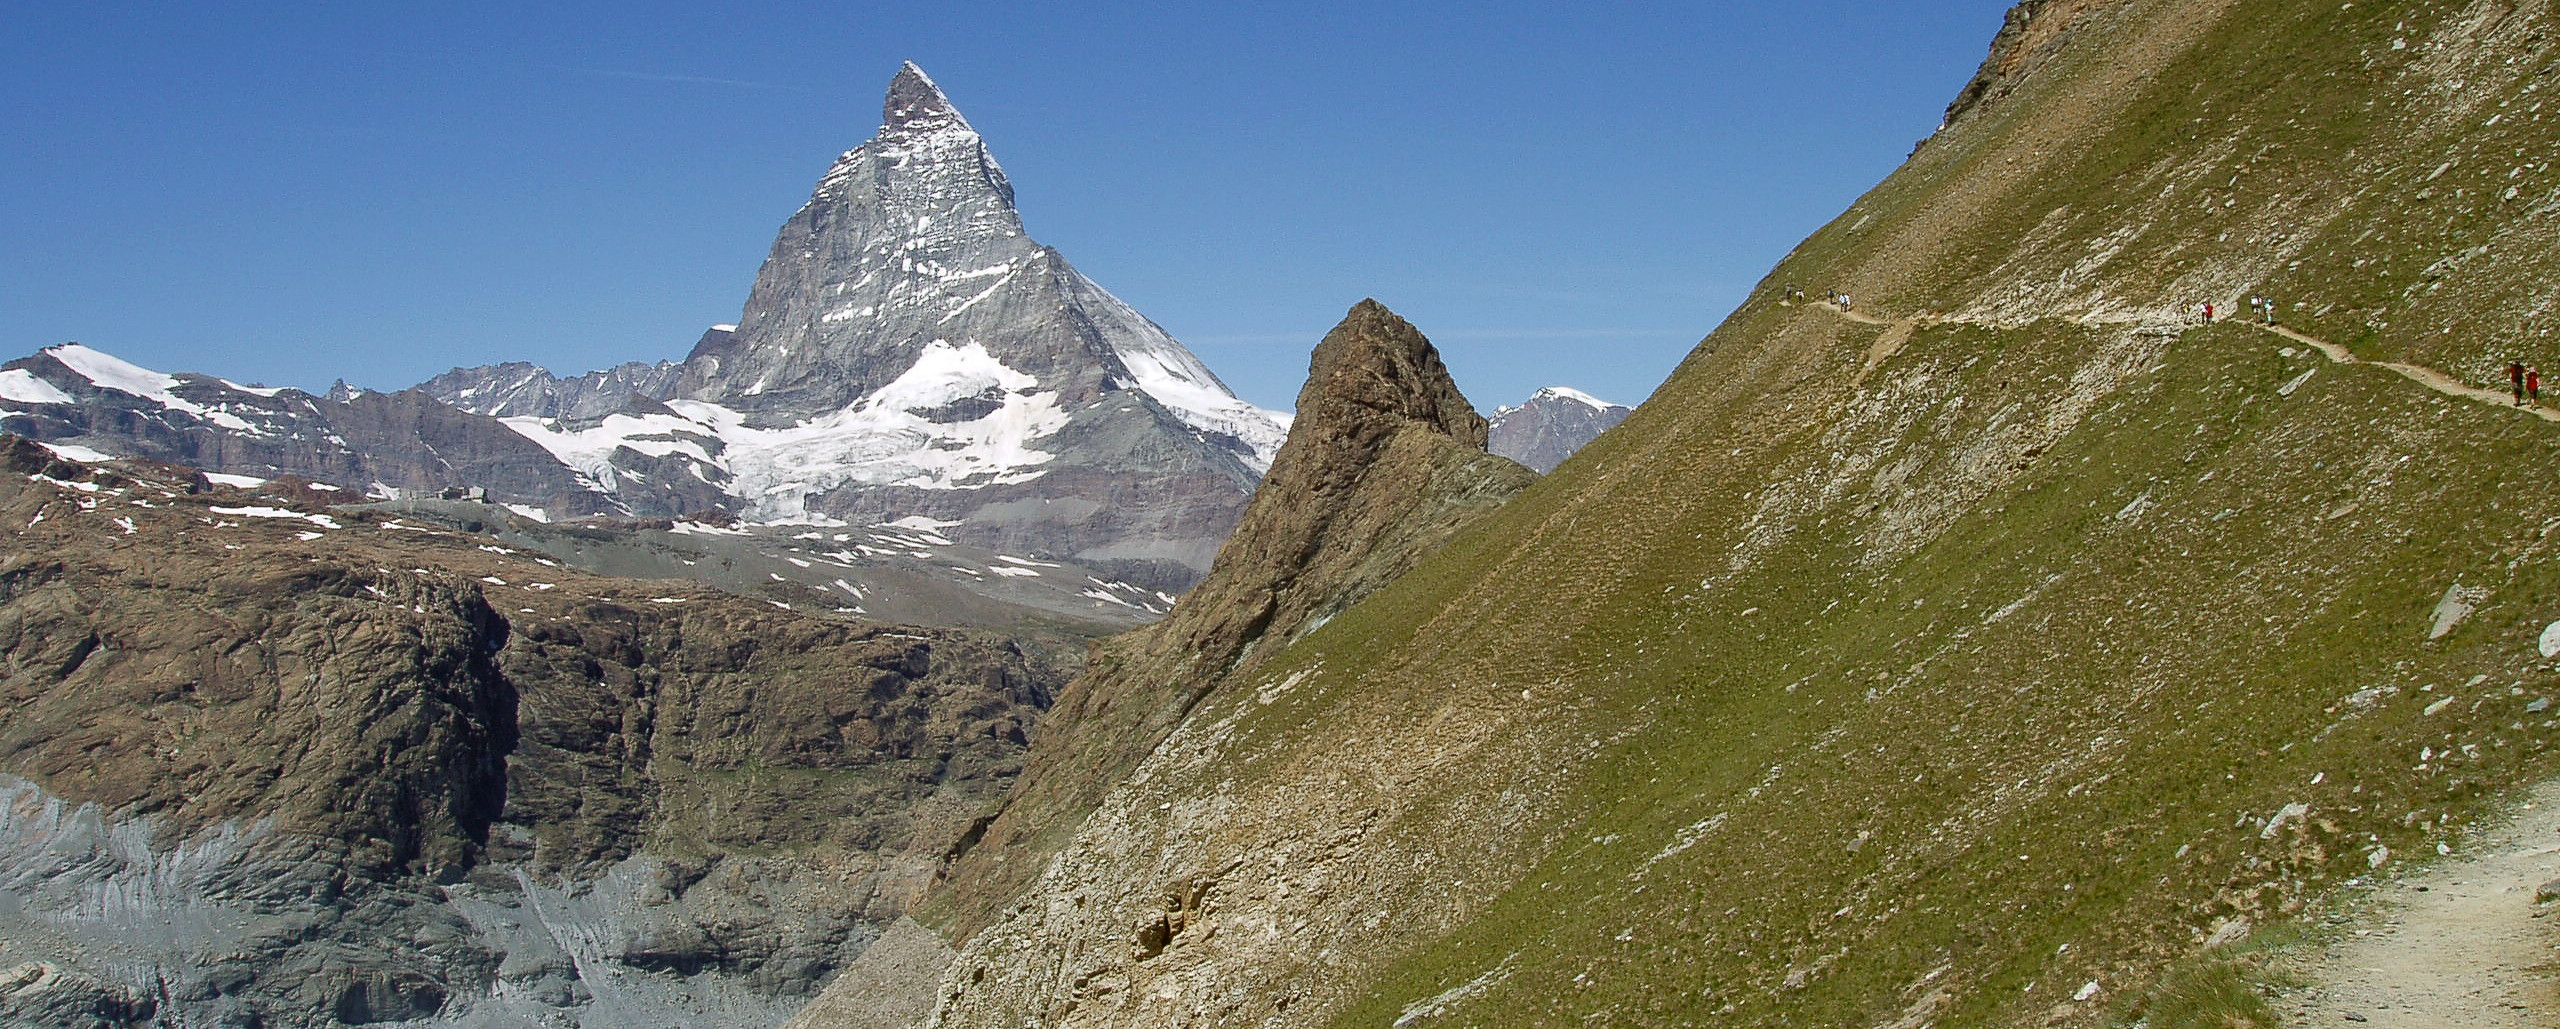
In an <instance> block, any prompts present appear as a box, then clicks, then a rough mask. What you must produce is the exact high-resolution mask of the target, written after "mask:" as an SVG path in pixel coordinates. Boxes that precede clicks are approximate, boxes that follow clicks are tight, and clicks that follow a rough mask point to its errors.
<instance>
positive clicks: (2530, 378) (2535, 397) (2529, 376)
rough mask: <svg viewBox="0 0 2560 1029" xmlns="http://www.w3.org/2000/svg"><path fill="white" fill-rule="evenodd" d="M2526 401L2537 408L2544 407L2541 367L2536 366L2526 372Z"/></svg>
mask: <svg viewBox="0 0 2560 1029" xmlns="http://www.w3.org/2000/svg"><path fill="white" fill-rule="evenodd" d="M2524 399H2525V403H2527V404H2531V405H2533V406H2535V407H2541V406H2542V366H2541V365H2534V366H2532V367H2530V368H2527V369H2525V370H2524Z"/></svg>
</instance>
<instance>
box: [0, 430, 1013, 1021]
mask: <svg viewBox="0 0 2560 1029" xmlns="http://www.w3.org/2000/svg"><path fill="white" fill-rule="evenodd" d="M307 499H308V495H303V496H297V495H294V494H293V493H292V492H291V491H288V490H276V489H268V490H263V491H260V492H255V493H251V492H244V491H237V490H231V489H225V488H216V487H212V486H210V485H209V484H208V483H207V482H206V481H205V480H204V479H203V478H202V477H201V476H198V475H195V474H194V473H192V472H190V471H185V470H180V469H173V468H168V467H157V468H155V467H149V466H142V465H138V464H125V465H117V466H88V465H82V464H79V463H75V462H68V461H62V460H58V459H56V458H55V457H54V456H53V455H51V454H49V453H47V452H46V451H44V450H43V449H41V448H38V447H36V446H35V445H33V444H31V443H28V442H26V441H25V440H23V439H17V438H6V439H0V518H6V519H10V520H11V521H10V524H12V525H16V526H23V527H24V528H23V529H22V530H21V531H18V532H16V533H13V534H12V536H11V537H10V542H9V545H8V546H7V547H5V548H0V882H6V883H8V884H9V886H8V890H9V892H10V896H11V898H12V903H10V904H8V905H6V906H5V907H0V983H7V982H16V981H19V980H24V987H23V989H18V990H16V991H14V992H12V993H11V994H10V995H9V997H8V998H6V999H5V1000H0V1004H6V1005H10V1006H0V1014H4V1015H6V1016H7V1019H8V1020H9V1024H11V1025H13V1026H16V1025H28V1026H40V1027H49V1026H57V1025H59V1026H83V1027H85V1026H89V1025H92V1024H108V1025H114V1024H125V1023H127V1022H134V1021H136V1020H140V1019H145V1018H148V1017H161V1018H164V1019H177V1020H179V1021H178V1023H177V1024H206V1025H213V1024H234V1023H237V1024H257V1025H267V1026H278V1027H304V1026H312V1027H318V1026H329V1025H335V1024H340V1023H345V1024H355V1023H362V1022H372V1021H397V1020H427V1021H428V1022H429V1023H430V1024H451V1025H465V1024H535V1023H541V1024H555V1023H556V1024H573V1025H584V1026H592V1027H599V1029H601V1027H611V1026H625V1025H633V1026H637V1025H651V1026H656V1025H685V1026H702V1027H711V1026H722V1027H726V1026H735V1025H756V1024H767V1025H769V1024H773V1023H775V1022H778V1021H779V1020H780V1019H781V1018H782V1017H783V1016H784V1015H785V1014H787V1013H788V1012H789V1011H790V1010H792V1009H794V1008H796V1007H798V1006H799V1004H800V1003H801V1002H802V1001H804V1000H805V999H806V997H807V995H808V993H809V992H810V991H812V990H814V989H815V988H816V986H817V984H818V983H821V982H823V981H825V980H826V978H827V977H828V976H829V975H830V974H831V973H832V972H833V971H834V969H835V968H836V967H838V966H839V965H841V964H842V963H843V962H844V961H846V960H848V959H849V958H851V957H852V956H853V955H854V954H856V953H858V952H859V951H860V950H861V949H862V948H863V947H864V946H865V944H866V943H867V942H868V941H869V940H870V939H871V938H872V937H873V936H875V935H877V933H878V931H879V927H880V926H882V925H884V924H886V923H887V922H889V921H891V920H894V919H896V918H898V917H899V916H900V915H901V914H902V912H903V911H904V909H905V907H906V904H907V903H908V901H909V900H910V899H912V898H913V897H914V896H915V895H916V894H917V893H918V892H919V891H921V890H922V888H923V887H924V886H925V884H926V883H928V882H929V881H930V879H931V876H932V873H933V871H934V869H935V868H936V867H938V864H939V861H940V859H941V858H942V856H943V854H944V853H945V852H946V851H947V850H948V849H949V848H950V846H951V845H952V843H953V841H954V840H956V839H958V838H959V837H960V836H961V834H962V833H964V832H966V831H967V830H968V828H969V826H970V823H971V819H972V818H973V817H974V816H975V815H977V814H978V813H979V812H980V811H981V810H983V809H984V808H986V807H987V806H989V805H991V804H992V803H993V802H994V800H995V798H996V797H997V796H998V795H999V794H1000V793H1001V791H1002V790H1003V789H1004V788H1005V787H1006V785H1008V784H1009V782H1010V781H1011V779H1012V777H1013V776H1014V774H1015V773H1016V770H1017V769H1018V767H1019V761H1020V755H1021V753H1022V750H1023V747H1024V741H1025V738H1026V735H1027V733H1028V731H1029V729H1030V727H1031V726H1032V725H1034V724H1035V723H1036V722H1037V720H1038V718H1039V716H1040V713H1041V711H1042V709H1043V708H1044V707H1045V706H1046V705H1047V702H1048V697H1049V694H1050V692H1051V689H1052V684H1053V683H1055V682H1057V681H1059V679H1060V678H1061V676H1060V673H1059V672H1058V671H1057V667H1056V665H1055V664H1054V663H1053V659H1052V658H1051V657H1049V656H1047V655H1043V654H1040V653H1036V652H1026V649H1025V647H1024V646H1023V645H1020V644H1016V643H1014V642H1013V641H1010V640H1006V639H1002V638H999V637H995V636H993V635H991V634H985V633H978V632H970V631H955V630H937V629H917V628H910V627H890V626H881V625H877V624H871V623H863V622H855V621H849V620H835V619H821V618H812V617H807V616H804V615H800V614H797V613H794V612H789V611H783V610H778V609H777V608H776V607H775V606H773V605H770V604H768V603H766V602H764V601H761V600H749V599H745V598H739V597H732V596H726V595H722V594H718V593H713V592H710V591H707V590H702V589H698V588H694V587H690V586H685V585H680V584H675V583H666V582H658V583H647V582H638V581H633V580H613V579H604V578H599V577H594V576H589V575H584V574H581V573H578V572H574V571H569V570H566V569H562V568H559V567H557V566H556V565H552V564H549V563H546V562H544V561H541V560H537V559H536V556H535V555H531V554H525V553H519V552H515V551H512V550H510V549H509V548H504V547H495V546H491V545H489V544H488V542H487V537H484V536H473V535H465V534H458V533H445V532H440V531H428V530H425V529H423V528H422V527H418V526H415V525H412V524H410V523H406V522H401V521H399V520H397V519H390V518H386V517H384V516H379V515H373V514H367V513H359V512H348V511H344V510H341V511H339V512H337V513H324V512H323V511H322V510H320V509H313V508H309V507H302V506H300V505H301V503H302V502H303V501H305V500H307ZM306 536H307V537H309V538H307V539H306V538H304V537H306ZM80 1012H105V1013H106V1014H102V1015H98V1016H97V1017H98V1018H100V1019H103V1021H98V1022H88V1021H80V1020H78V1018H75V1017H74V1015H76V1014H78V1013H80ZM155 1013H156V1014H155ZM128 1016H129V1017H128ZM81 1017H87V1016H81ZM226 1018H227V1019H232V1020H233V1022H232V1023H226V1022H223V1021H222V1020H223V1019H226ZM120 1019H121V1020H122V1021H119V1020H120ZM474 1019H479V1020H481V1021H479V1022H474V1021H473V1020H474ZM189 1020H192V1021H189ZM243 1020H249V1021H243Z"/></svg>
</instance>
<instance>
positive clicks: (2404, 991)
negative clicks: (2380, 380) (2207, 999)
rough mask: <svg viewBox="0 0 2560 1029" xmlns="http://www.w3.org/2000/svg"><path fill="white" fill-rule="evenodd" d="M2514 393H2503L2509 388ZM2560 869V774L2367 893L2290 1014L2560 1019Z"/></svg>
mask: <svg viewBox="0 0 2560 1029" xmlns="http://www.w3.org/2000/svg"><path fill="white" fill-rule="evenodd" d="M2501 399H2505V398H2501ZM2554 878H2560V782H2554V783H2545V784H2543V785H2542V786H2541V787H2539V788H2537V789H2535V790H2534V791H2533V794H2532V797H2531V799H2530V800H2529V801H2527V803H2526V806H2525V808H2524V809H2523V810H2521V811H2518V812H2517V814H2516V818H2515V820H2514V821H2513V822H2512V823H2510V824H2508V825H2506V826H2504V827H2501V828H2498V829H2495V830H2492V831H2490V832H2488V833H2485V834H2483V836H2482V837H2481V838H2480V839H2477V840H2475V841H2473V842H2472V843H2471V844H2470V845H2468V846H2466V847H2464V848H2463V850H2462V851H2461V852H2459V853H2457V854H2455V855H2454V856H2453V857H2451V858H2448V859H2445V860H2443V861H2441V862H2438V863H2437V864H2435V865H2434V866H2433V867H2430V868H2428V869H2426V870H2425V871H2423V872H2421V873H2419V874H2416V875H2413V876H2410V877H2409V878H2406V879H2402V880H2399V881H2397V882H2393V883H2391V884H2389V885H2386V886H2384V887H2383V888H2382V889H2381V890H2380V891H2379V892H2377V893H2376V894H2375V895H2374V896H2373V898H2372V900H2371V901H2370V902H2369V903H2366V904H2363V905H2360V908H2361V910H2360V912H2359V913H2358V915H2357V917H2356V918H2355V919H2354V920H2353V921H2351V922H2350V923H2349V929H2348V930H2347V931H2348V932H2349V933H2350V934H2351V935H2346V936H2344V937H2343V938H2342V939H2340V940H2338V941H2336V942H2335V943H2333V944H2331V945H2330V946H2328V947H2326V948H2322V949H2318V950H2315V951H2313V952H2310V953H2306V954H2303V955H2301V956H2300V957H2297V958H2295V959H2292V961H2291V962H2289V965H2290V967H2289V968H2288V969H2287V971H2289V972H2291V973H2292V974H2293V975H2294V976H2296V977H2298V978H2299V979H2300V981H2303V982H2307V983H2310V984H2311V985H2310V986H2307V987H2304V988H2302V989H2300V990H2297V991H2295V992H2293V993H2291V994H2289V995H2286V996H2283V997H2279V998H2276V1000H2275V1004H2276V1010H2277V1011H2278V1012H2279V1013H2280V1014H2281V1015H2282V1016H2283V1018H2284V1020H2285V1021H2284V1024H2286V1025H2289V1026H2323V1027H2341V1026H2371V1027H2375V1029H2404V1027H2405V1029H2527V1027H2530V1029H2551V1027H2555V1026H2560V979H2555V977H2554V971H2553V968H2554V966H2553V959H2554V957H2555V956H2556V955H2560V949H2555V944H2560V925H2555V924H2554V923H2555V922H2560V918H2552V917H2546V916H2547V915H2549V914H2550V913H2551V911H2553V910H2554V909H2555V907H2560V906H2555V905H2550V904H2542V905H2537V904H2535V903H2534V891H2535V889H2536V888H2537V887H2538V886H2540V885H2541V884H2542V883H2545V882H2549V881H2551V880H2552V879H2554Z"/></svg>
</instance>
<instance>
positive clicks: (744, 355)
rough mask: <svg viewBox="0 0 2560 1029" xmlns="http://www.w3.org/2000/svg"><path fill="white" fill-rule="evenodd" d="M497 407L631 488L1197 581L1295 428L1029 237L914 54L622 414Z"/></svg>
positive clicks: (977, 144)
mask: <svg viewBox="0 0 2560 1029" xmlns="http://www.w3.org/2000/svg"><path fill="white" fill-rule="evenodd" d="M482 371H486V372H488V373H489V374H486V375H481V374H478V373H479V372H482ZM523 378H524V376H523V371H522V369H521V368H515V369H507V368H505V367H504V366H500V367H499V368H495V369H486V370H481V369H467V370H457V371H456V372H453V373H449V374H447V375H446V376H442V377H439V379H437V380H436V381H435V382H434V383H430V384H429V388H430V390H431V391H433V392H436V393H437V394H438V395H440V396H443V397H444V398H446V399H447V400H448V401H449V402H451V403H454V404H456V405H457V406H461V407H464V408H466V409H471V410H481V409H482V408H484V407H486V406H487V403H488V402H489V398H491V397H498V396H502V395H503V396H514V395H518V394H521V393H522V392H523V390H524V388H525V387H524V386H523V385H522V381H523ZM483 380H486V381H483ZM561 381H564V382H575V381H577V380H561ZM496 387H504V388H503V389H501V388H496ZM475 389H477V390H479V392H477V393H475V392H473V391H474V390H475ZM485 413H491V414H506V413H510V412H502V411H499V410H496V409H494V408H491V409H489V410H487V411H486V412H485ZM509 424H511V425H513V426H514V427H515V428H516V429H517V431H519V432H522V433H524V434H525V435H527V436H528V437H530V438H532V439H533V440H534V441H536V442H538V443H541V444H543V445H544V446H545V447H547V448H549V449H550V450H551V451H552V452H553V453H555V454H557V455H558V456H559V457H560V458H561V459H562V460H563V461H564V462H566V463H568V464H569V465H570V466H571V467H573V468H576V469H578V470H579V471H580V472H582V473H584V474H585V475H587V476H588V477H589V479H591V480H592V481H593V482H594V483H595V484H596V487H597V488H598V489H600V490H604V491H606V492H609V493H613V494H615V495H617V496H620V497H625V498H627V503H629V504H630V505H631V506H634V507H643V506H646V505H647V504H648V503H649V500H648V498H650V497H652V496H653V495H655V493H656V492H657V491H658V490H660V489H661V488H662V487H663V484H664V483H665V481H666V480H667V478H668V477H670V476H673V477H675V478H676V479H678V480H682V479H693V480H696V481H699V482H708V483H711V484H714V485H716V486H718V487H720V488H721V490H723V491H724V492H725V493H726V495H727V496H728V497H729V498H730V506H731V507H732V508H733V509H734V510H735V511H736V513H738V514H739V515H741V516H743V517H745V518H747V519H749V520H751V521H767V522H774V521H781V522H797V521H809V522H835V521H846V522H854V523H859V524H870V523H879V522H888V521H896V520H900V519H914V518H922V519H927V520H930V521H931V522H932V523H934V524H935V525H936V526H938V527H939V528H940V529H941V530H942V531H944V532H946V533H947V534H948V535H950V536H951V537H952V538H954V539H958V540H962V541H964V542H970V543H974V544H978V545H983V546H990V547H1001V548H1004V549H1008V550H1012V551H1016V552H1033V553H1041V554H1048V555H1055V556H1064V557H1073V558H1076V559H1078V560H1081V561H1083V562H1086V563H1088V564H1096V565H1100V566H1104V567H1111V568H1114V569H1116V570H1121V571H1129V572H1141V571H1146V570H1148V569H1150V568H1152V569H1154V570H1156V571H1158V572H1160V573H1162V574H1164V575H1169V576H1171V577H1173V578H1177V579H1181V580H1185V581H1187V580H1188V579H1189V578H1193V577H1196V576H1197V574H1198V573H1199V572H1200V571H1203V570H1205V569H1206V568H1207V566H1208V563H1209V559H1210V558H1211V557H1212V556H1213V555H1214V554H1215V553H1216V551H1217V546H1218V542H1219V540H1221V539H1222V538H1224V536H1225V535H1226V532H1227V530H1228V529H1229V528H1230V527H1232V526H1233V525H1234V524H1235V520H1236V518H1237V516H1238V514H1239V513H1240V512H1241V511H1242V509H1243V507H1244V502H1245V500H1246V499H1247V498H1248V497H1249V496H1250V495H1251V493H1252V491H1253V487H1254V484H1255V482H1257V481H1258V480H1259V478H1260V476H1261V474H1262V472H1263V471H1264V470H1265V469H1267V468H1269V467H1270V463H1271V458H1272V455H1273V453H1274V452H1276V451H1277V450H1278V449H1279V445H1280V442H1281V439H1282V437H1283V436H1284V435H1285V434H1286V417H1285V416H1282V415H1279V414H1276V413H1274V412H1269V411H1264V410H1261V409H1259V408H1256V407H1254V406H1252V405H1250V404H1247V403H1245V402H1243V401H1241V400H1238V399H1236V397H1235V396H1234V394H1232V393H1231V392H1229V391H1228V389H1227V387H1226V385H1225V384H1224V383H1221V382H1219V381H1218V378H1217V376H1215V375H1213V374H1211V373H1210V372H1209V370H1208V368H1207V367H1205V366H1203V365H1202V364H1201V363H1200V360H1199V359H1198V358H1197V357H1194V356H1193V355H1192V354H1191V352H1190V351H1188V350H1186V349H1184V348H1183V346H1182V344H1180V343H1179V342H1176V341H1175V340H1174V339H1173V337H1172V336H1171V335H1169V334H1167V333H1166V332H1165V331H1164V330H1163V329H1162V328H1160V327H1158V326H1157V325H1156V324H1155V323H1154V322H1151V321H1148V320H1147V319H1146V317H1145V316H1143V315H1140V314H1139V313H1138V312H1137V311H1135V310H1133V309H1131V308H1130V307H1129V305H1128V304H1126V303H1123V302H1121V301H1120V299H1119V298H1117V297H1114V296H1112V295H1111V294H1110V293H1109V292H1107V291H1105V290H1103V289H1102V287H1100V286H1097V285H1095V284H1094V283H1093V281H1092V280H1091V279H1087V278H1085V277H1084V275H1082V274H1081V273H1079V272H1077V271H1076V270H1075V268H1074V267H1073V266H1071V265H1069V264H1068V263H1067V261H1066V259H1065V258H1063V257H1061V256H1059V254H1058V252H1057V251H1055V250H1052V249H1050V248H1048V247H1045V246H1042V245H1040V244H1039V243H1037V242H1034V241H1033V240H1032V239H1031V238H1030V237H1029V236H1028V235H1026V234H1025V233H1024V232H1023V227H1022V218H1021V215H1020V214H1019V213H1018V212H1017V211H1016V210H1015V208H1014V196H1013V186H1012V184H1011V183H1009V182H1007V181H1006V180H1005V175H1004V171H1003V169H1002V168H1000V167H999V166H998V165H997V164H996V161H995V158H994V156H993V155H991V154H990V153H988V151H987V147H986V143H985V142H984V141H983V140H982V139H981V138H980V137H979V135H978V132H977V130H976V129H974V128H972V127H971V126H970V124H969V121H968V119H967V118H964V117H962V116H961V114H960V112H959V110H958V109H957V108H955V107H953V106H952V104H951V101H950V99H949V98H948V97H946V96H944V95H943V93H942V90H941V89H940V88H939V87H937V86H936V85H934V83H933V80H932V79H930V78H927V77H926V76H925V73H924V72H923V71H922V70H921V69H918V68H917V67H916V66H915V65H913V64H909V65H907V66H905V67H904V68H903V69H902V70H900V71H899V72H898V75H897V77H896V78H895V79H894V80H892V81H891V82H890V84H889V92H888V97H887V99H886V101H885V102H884V103H883V104H882V110H881V124H880V131H879V134H878V135H876V136H874V137H872V138H871V140H870V141H868V142H866V143H864V144H862V145H861V146H859V147H856V148H854V149H853V150H851V151H848V152H846V153H845V154H844V155H843V156H842V157H839V158H838V159H837V160H836V162H835V164H834V166H832V167H830V168H829V169H827V173H826V175H825V176H823V177H822V178H820V179H819V180H818V186H817V189H816V191H815V192H814V193H813V194H812V195H811V196H810V198H809V202H808V203H807V204H806V205H804V206H802V207H801V208H800V210H799V212H798V213H796V214H794V215H792V216H791V219H790V220H789V221H788V222H785V223H784V224H783V226H782V231H781V233H780V235H779V236H778V237H777V238H776V239H775V240H774V244H773V251H772V253H771V254H770V255H769V256H767V257H766V258H765V262H764V266H763V268H762V269H761V270H760V271H759V272H758V273H757V275H756V281H755V286H754V288H753V289H752V290H751V291H750V292H749V294H748V297H747V303H746V309H745V311H744V313H743V314H742V315H741V317H740V318H739V321H738V324H737V325H735V326H722V327H719V328H715V329H714V330H712V331H711V332H709V333H707V334H705V335H704V336H703V338H702V340H701V341H700V342H699V343H697V344H696V345H695V347H694V349H693V352H692V354H691V355H689V356H688V357H687V358H686V359H685V360H684V362H683V363H682V364H681V365H680V366H678V368H677V369H676V370H675V374H674V375H673V376H671V377H670V380H669V381H667V382H666V383H665V385H664V386H663V388H662V389H661V390H659V391H654V392H643V393H635V394H633V399H632V401H631V402H630V403H628V404H626V405H624V406H622V407H621V408H619V409H617V410H615V411H613V412H611V413H607V414H602V415H596V414H592V413H590V414H588V415H586V416H583V417H581V416H580V415H579V413H578V412H575V411H562V412H560V413H559V414H556V415H519V416H517V417H513V418H510V419H509Z"/></svg>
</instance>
